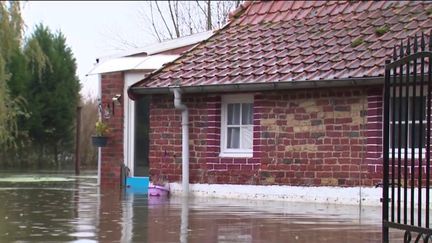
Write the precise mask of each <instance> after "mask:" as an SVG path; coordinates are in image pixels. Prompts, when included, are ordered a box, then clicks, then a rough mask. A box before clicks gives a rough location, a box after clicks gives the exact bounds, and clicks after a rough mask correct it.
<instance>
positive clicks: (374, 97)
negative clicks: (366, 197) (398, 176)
mask: <svg viewBox="0 0 432 243" xmlns="http://www.w3.org/2000/svg"><path fill="white" fill-rule="evenodd" d="M383 92H384V90H383V88H382V87H376V88H370V89H368V90H367V93H368V111H367V115H368V116H367V117H368V123H367V128H368V129H367V130H368V131H367V146H366V149H367V153H366V163H367V166H368V172H369V176H370V177H371V178H372V184H373V185H376V184H378V183H379V182H381V181H382V172H383V153H382V151H383V107H384V105H383V95H384V94H383Z"/></svg>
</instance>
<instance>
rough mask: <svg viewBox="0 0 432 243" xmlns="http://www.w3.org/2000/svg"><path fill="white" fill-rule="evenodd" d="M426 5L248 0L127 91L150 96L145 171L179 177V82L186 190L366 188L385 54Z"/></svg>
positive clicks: (415, 26) (374, 160)
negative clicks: (224, 21)
mask: <svg viewBox="0 0 432 243" xmlns="http://www.w3.org/2000/svg"><path fill="white" fill-rule="evenodd" d="M431 11H432V5H431V4H430V3H429V2H381V1H379V2H371V1H331V2H327V1H318V2H312V1H293V2H291V1H246V2H245V3H244V4H242V5H241V6H240V7H239V8H238V9H237V10H236V11H234V12H233V13H232V14H231V15H230V22H229V24H228V25H226V26H225V27H224V28H222V29H220V30H218V31H215V33H214V34H213V35H212V36H211V37H210V38H208V39H207V40H205V41H202V42H201V43H200V44H198V45H197V46H195V47H194V48H192V49H191V50H189V51H187V52H185V53H184V54H183V55H182V56H181V57H179V58H177V59H176V60H174V61H173V62H171V63H169V64H167V65H166V66H164V67H163V68H161V69H159V70H157V71H155V72H152V73H151V74H149V75H148V76H147V77H146V78H144V79H143V80H141V81H139V82H137V83H136V84H134V85H132V86H131V88H130V89H129V90H128V93H129V97H131V98H132V99H134V100H135V101H138V100H140V99H148V100H149V110H148V112H149V134H148V138H149V139H148V142H149V154H148V159H149V166H150V167H149V174H150V177H151V178H152V177H153V178H161V177H162V178H164V179H166V180H168V181H170V182H173V183H174V185H175V184H176V182H179V181H180V180H181V179H182V154H183V153H182V149H183V147H182V137H183V138H184V135H185V134H184V132H182V122H181V121H182V118H181V114H182V111H180V110H179V109H175V107H174V98H173V90H177V91H174V92H178V94H177V95H179V94H180V96H181V100H180V102H183V104H184V107H187V109H188V112H189V114H188V117H187V118H188V119H189V121H188V122H187V125H188V129H189V132H188V136H189V138H188V139H187V148H188V149H189V153H188V155H189V158H188V162H189V163H188V164H189V169H188V173H189V179H188V181H189V182H190V183H192V185H194V186H195V189H196V191H199V190H201V191H200V192H202V193H206V192H205V191H206V190H207V192H209V191H211V190H213V189H211V186H217V185H219V184H223V185H225V187H226V188H230V189H227V190H231V189H233V188H234V187H229V186H228V185H227V184H231V185H250V186H251V185H256V187H247V188H258V189H259V188H262V187H260V186H262V185H283V186H288V187H298V188H303V187H305V186H306V187H317V186H318V187H319V188H323V187H331V188H357V187H369V188H371V187H373V186H374V185H376V184H377V183H379V182H380V181H381V177H382V112H383V110H382V106H383V104H382V96H383V75H384V63H385V60H386V59H388V58H389V57H391V54H392V51H393V47H394V46H395V45H396V44H398V43H400V42H401V41H402V40H405V39H406V38H407V37H413V36H414V35H415V34H418V33H420V32H422V31H423V32H427V33H428V32H429V30H430V28H431V27H432V17H431V15H430V12H431ZM184 107H183V108H184ZM183 125H184V124H183ZM119 142H120V141H119ZM110 151H111V150H109V148H106V149H105V150H104V151H103V153H104V152H105V153H110ZM183 151H184V150H183ZM102 158H104V155H103V156H102ZM183 173H184V172H183ZM203 185H207V187H205V186H203ZM197 188H199V189H197ZM209 188H210V189H209ZM217 188H219V189H220V187H217ZM266 188H267V189H266V190H268V188H269V187H266ZM258 189H257V190H258ZM233 190H234V189H233ZM239 190H240V189H239ZM252 190H254V189H252ZM259 190H261V189H259ZM319 190H321V189H319ZM315 192H318V191H315Z"/></svg>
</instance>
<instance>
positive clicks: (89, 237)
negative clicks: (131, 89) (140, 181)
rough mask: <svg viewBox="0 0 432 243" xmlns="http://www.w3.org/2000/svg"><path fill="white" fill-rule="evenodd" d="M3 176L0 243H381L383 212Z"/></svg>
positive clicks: (85, 179) (397, 236)
mask: <svg viewBox="0 0 432 243" xmlns="http://www.w3.org/2000/svg"><path fill="white" fill-rule="evenodd" d="M1 178H2V179H1V180H0V242H197V243H207V242H209V243H211V242H221V243H222V242H224V243H225V242H226V243H227V242H263V243H264V242H266V243H267V242H349V243H356V242H381V208H380V207H362V208H361V209H360V208H359V207H356V206H335V205H324V204H308V203H287V202H271V201H251V200H228V199H214V198H182V197H171V198H170V199H161V198H147V195H145V194H138V193H132V192H127V191H126V192H124V191H115V190H106V191H103V190H102V191H101V190H100V189H99V188H98V187H97V186H96V177H94V176H81V177H75V176H67V175H64V176H59V175H55V176H48V177H46V176H41V175H25V176H19V177H17V176H15V177H12V176H11V175H1ZM391 237H392V239H393V240H392V242H401V241H402V235H401V233H400V232H391Z"/></svg>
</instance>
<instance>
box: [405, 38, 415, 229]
mask: <svg viewBox="0 0 432 243" xmlns="http://www.w3.org/2000/svg"><path fill="white" fill-rule="evenodd" d="M409 40H410V39H408V50H410V49H411V48H410V45H409ZM414 43H415V42H414ZM409 54H410V53H408V55H409ZM408 62H411V61H408ZM416 69H417V58H416V59H414V62H413V66H412V70H413V82H412V90H413V92H412V105H411V107H412V112H411V119H412V121H411V135H410V137H411V187H410V188H411V208H410V209H411V210H410V211H411V212H410V213H411V215H410V219H411V225H414V222H415V220H414V211H415V209H414V206H415V194H414V189H415V174H416V173H415V160H416V158H415V151H416V149H415V141H416V136H415V135H416V134H415V118H416V116H415V115H416V110H417V109H416V96H417V89H416V82H417V71H416ZM407 75H408V79H409V76H410V72H408V73H407Z"/></svg>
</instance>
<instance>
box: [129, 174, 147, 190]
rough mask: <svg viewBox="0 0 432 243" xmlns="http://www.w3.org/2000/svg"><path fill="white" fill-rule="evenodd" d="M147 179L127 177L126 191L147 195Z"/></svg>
mask: <svg viewBox="0 0 432 243" xmlns="http://www.w3.org/2000/svg"><path fill="white" fill-rule="evenodd" d="M148 187H149V178H148V177H127V178H126V191H128V192H134V193H148Z"/></svg>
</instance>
